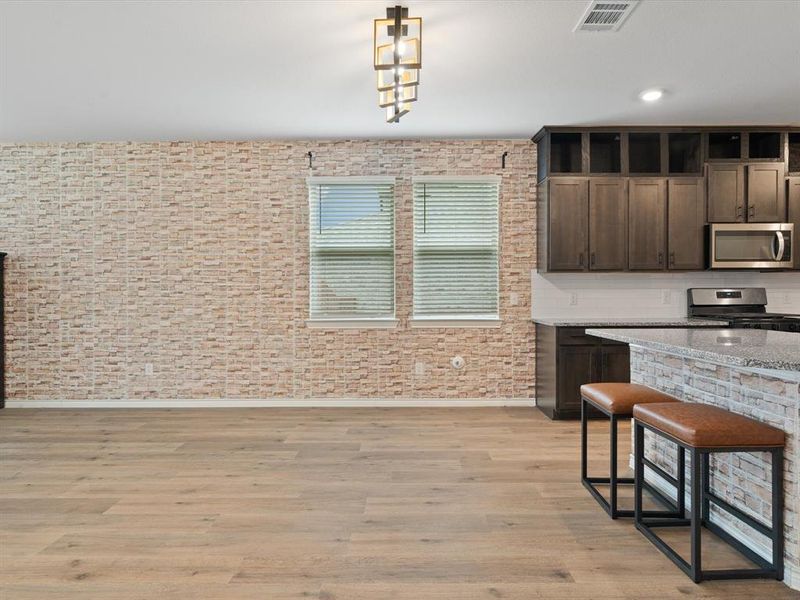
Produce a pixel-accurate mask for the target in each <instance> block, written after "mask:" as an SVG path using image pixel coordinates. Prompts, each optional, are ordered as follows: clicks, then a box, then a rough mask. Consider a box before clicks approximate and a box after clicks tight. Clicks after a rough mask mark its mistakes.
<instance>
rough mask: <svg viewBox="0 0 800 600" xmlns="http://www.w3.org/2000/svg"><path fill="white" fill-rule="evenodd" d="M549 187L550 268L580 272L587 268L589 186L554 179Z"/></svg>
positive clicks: (579, 180)
mask: <svg viewBox="0 0 800 600" xmlns="http://www.w3.org/2000/svg"><path fill="white" fill-rule="evenodd" d="M549 186H550V189H549V197H548V207H549V209H548V210H549V215H550V219H549V231H548V240H549V245H550V246H549V247H550V252H549V263H550V265H549V268H550V270H551V271H583V270H585V269H586V268H587V267H588V256H587V254H588V239H589V237H588V218H589V182H588V180H587V179H585V178H574V177H570V178H558V179H555V178H554V179H551V180H550V183H549Z"/></svg>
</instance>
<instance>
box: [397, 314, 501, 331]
mask: <svg viewBox="0 0 800 600" xmlns="http://www.w3.org/2000/svg"><path fill="white" fill-rule="evenodd" d="M410 323H411V327H413V328H415V329H419V328H423V327H437V328H442V327H479V328H483V329H496V328H498V327H500V326H501V325H502V321H501V320H500V319H470V318H466V319H458V318H455V319H448V318H420V317H416V318H414V319H411V321H410Z"/></svg>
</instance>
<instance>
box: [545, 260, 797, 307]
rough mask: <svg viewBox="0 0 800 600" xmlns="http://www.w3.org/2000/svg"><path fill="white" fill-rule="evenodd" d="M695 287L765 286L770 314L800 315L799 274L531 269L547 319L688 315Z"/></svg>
mask: <svg viewBox="0 0 800 600" xmlns="http://www.w3.org/2000/svg"><path fill="white" fill-rule="evenodd" d="M690 287H764V288H766V289H767V299H768V301H769V305H768V306H767V310H769V311H771V312H787V313H798V314H800V274H798V273H761V272H752V273H749V272H741V271H737V272H728V273H724V272H717V271H714V272H711V271H709V272H699V273H653V274H651V273H549V274H546V275H545V274H541V273H537V272H536V271H532V272H531V315H532V316H533V317H534V318H547V317H551V318H552V317H587V318H595V317H610V318H624V317H631V318H640V317H641V318H650V317H664V318H671V317H685V316H686V289H687V288H690Z"/></svg>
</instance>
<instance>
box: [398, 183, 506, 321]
mask: <svg viewBox="0 0 800 600" xmlns="http://www.w3.org/2000/svg"><path fill="white" fill-rule="evenodd" d="M416 183H496V184H497V186H498V192H497V314H496V315H463V314H459V315H446V314H443V315H417V314H414V306H413V292H412V309H411V310H412V316H411V320H410V323H411V327H413V328H453V327H477V328H497V327H500V326H501V325H502V318H501V313H500V265H501V255H500V249H501V247H502V226H501V219H500V215H501V214H502V212H501V210H500V206H501V199H502V194H501V192H502V189H501V185H502V177H500V176H498V175H471V176H462V175H420V176H416V177H412V179H411V189H412V211H413V206H414V197H413V189H414V184H416ZM413 234H414V231H412V243H411V246H412V255H413V254H415V248H416V243H415V241H414V239H413ZM412 263H413V260H412ZM413 268H414V266H413V264H412V269H413ZM413 280H414V275H413V271H412V285H413Z"/></svg>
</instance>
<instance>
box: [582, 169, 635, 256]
mask: <svg viewBox="0 0 800 600" xmlns="http://www.w3.org/2000/svg"><path fill="white" fill-rule="evenodd" d="M625 187H626V182H625V181H624V180H622V179H618V178H610V177H609V178H596V179H591V180H590V181H589V268H590V269H592V270H594V271H624V270H625V268H626V267H627V263H628V255H627V237H628V236H627V232H628V219H627V216H628V202H627V199H626V197H625Z"/></svg>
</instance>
